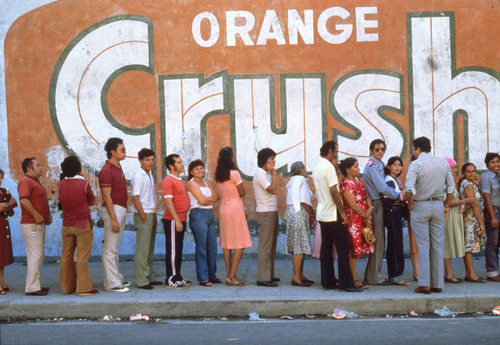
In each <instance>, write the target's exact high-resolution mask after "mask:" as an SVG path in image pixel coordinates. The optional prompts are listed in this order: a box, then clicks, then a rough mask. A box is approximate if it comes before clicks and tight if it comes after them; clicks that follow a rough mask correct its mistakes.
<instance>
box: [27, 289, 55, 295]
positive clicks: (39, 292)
mask: <svg viewBox="0 0 500 345" xmlns="http://www.w3.org/2000/svg"><path fill="white" fill-rule="evenodd" d="M48 293H49V292H48V291H43V290H38V291H32V292H25V293H24V294H25V295H26V296H46V295H47V294H48Z"/></svg>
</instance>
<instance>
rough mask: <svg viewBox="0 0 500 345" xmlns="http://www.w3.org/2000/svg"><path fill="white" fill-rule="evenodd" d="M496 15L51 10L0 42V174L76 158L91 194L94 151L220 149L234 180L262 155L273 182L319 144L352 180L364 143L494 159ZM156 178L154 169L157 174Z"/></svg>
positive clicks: (478, 5) (420, 9)
mask: <svg viewBox="0 0 500 345" xmlns="http://www.w3.org/2000/svg"><path fill="white" fill-rule="evenodd" d="M499 14H500V13H499V5H498V2H497V1H493V0H492V1H474V2H464V1H458V0H442V1H434V0H421V1H416V2H412V1H389V0H378V1H377V0H366V1H356V2H354V1H342V2H336V3H335V2H332V1H314V2H312V1H298V0H296V1H291V0H290V1H285V0H282V1H279V0H276V1H271V2H270V1H261V0H256V1H252V2H251V3H249V2H243V1H225V0H224V1H217V2H214V1H173V0H172V1H158V0H142V1H128V0H115V1H104V2H103V1H95V0H80V1H69V0H68V1H65V0H62V1H57V2H54V3H51V4H48V5H46V6H42V7H40V8H37V9H35V10H33V11H32V12H29V13H27V14H25V15H23V16H22V17H20V18H19V19H18V20H17V21H16V22H15V23H14V24H13V25H12V26H11V28H10V29H9V32H8V34H7V36H6V39H5V69H6V103H7V121H8V134H9V135H8V150H9V160H10V161H9V168H10V174H11V176H12V177H13V178H14V180H16V181H17V180H19V178H20V177H21V175H22V171H21V161H22V159H23V158H24V157H29V156H36V157H37V158H38V159H39V160H40V161H41V162H42V164H44V165H45V166H48V167H49V171H50V172H51V173H49V174H47V176H45V178H44V179H43V183H44V185H45V187H46V188H47V190H48V191H51V192H52V193H49V194H51V195H52V197H53V199H56V198H57V188H56V186H57V173H58V171H57V167H58V165H59V163H60V161H61V160H62V158H64V156H65V155H67V154H76V155H78V156H79V157H80V159H81V160H82V162H83V163H84V165H85V168H86V171H87V177H88V178H89V179H91V181H92V182H93V185H94V191H96V192H98V191H99V189H98V185H97V182H96V178H95V173H96V171H98V170H99V168H100V167H101V166H102V164H103V162H104V160H105V153H104V150H103V144H104V143H105V141H106V140H107V138H108V137H111V136H119V137H122V138H124V141H125V144H126V146H127V149H128V152H129V154H130V156H129V157H128V158H127V159H126V161H125V162H124V168H125V172H126V176H127V177H131V176H132V173H133V171H134V170H135V169H137V168H138V167H139V165H138V162H137V159H136V157H134V153H135V152H137V151H138V150H139V149H140V148H142V147H151V148H153V150H155V152H156V154H157V157H156V158H157V162H158V164H157V167H156V177H157V180H158V181H159V180H161V178H162V177H163V176H164V175H165V169H164V167H163V158H164V157H165V156H166V155H167V154H169V153H173V152H177V153H179V154H181V156H182V158H183V159H184V161H185V162H189V161H191V160H193V159H196V158H200V157H201V158H202V159H204V160H206V161H207V162H208V173H209V175H210V178H212V176H213V172H214V170H215V162H216V157H217V153H218V151H219V150H220V148H222V147H224V146H228V145H230V146H233V148H234V149H235V152H236V155H237V160H238V164H239V167H240V168H241V170H242V173H243V174H244V176H245V178H246V180H247V181H246V182H245V189H246V190H247V192H248V193H247V196H246V199H245V204H246V208H247V212H248V213H249V219H250V220H251V219H254V217H255V215H254V199H253V192H252V188H251V183H250V181H251V178H252V175H253V172H254V171H255V170H256V152H257V151H258V150H259V149H261V148H264V147H268V146H269V147H271V148H273V149H274V150H275V151H276V152H278V153H279V154H278V156H277V167H278V168H279V173H280V174H281V176H280V180H279V186H280V189H279V192H278V199H279V201H280V214H281V215H283V212H284V200H285V191H284V186H285V184H286V180H287V173H288V168H289V167H290V165H291V163H293V162H294V161H297V160H301V161H303V162H305V163H306V166H307V168H308V170H309V171H310V170H312V167H313V166H314V164H315V162H316V161H317V159H318V157H319V147H320V146H321V143H322V142H323V141H325V140H327V139H335V140H336V141H338V143H339V145H340V151H341V155H340V158H343V157H346V156H355V157H358V158H359V160H360V165H364V163H365V162H366V159H367V157H368V145H369V142H370V141H371V140H373V139H375V138H383V139H384V140H385V141H386V142H387V145H388V152H387V154H386V158H388V157H390V156H392V155H400V156H402V157H403V158H404V160H405V165H407V164H408V162H409V157H410V155H411V140H412V139H413V138H415V137H417V136H421V135H426V136H428V137H429V138H431V140H432V143H433V152H434V153H435V154H437V155H440V156H449V157H454V158H455V159H456V160H458V161H459V162H460V163H462V162H464V161H473V162H474V163H476V165H477V166H478V168H480V169H484V163H482V160H483V157H484V154H485V153H486V151H488V150H489V151H499V150H500V77H499V73H498V71H500V59H499V50H498V49H494V48H493V45H492V43H494V42H497V40H498V37H499V36H500V26H499V25H498V18H499ZM160 163H161V164H160Z"/></svg>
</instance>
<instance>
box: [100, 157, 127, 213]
mask: <svg viewBox="0 0 500 345" xmlns="http://www.w3.org/2000/svg"><path fill="white" fill-rule="evenodd" d="M99 185H100V186H101V189H102V188H103V187H111V201H112V202H113V205H119V206H122V207H125V208H126V207H127V197H128V195H127V180H126V179H125V174H124V173H123V170H122V168H121V166H120V167H118V166H116V165H114V164H113V163H111V162H110V161H106V163H104V166H103V167H102V168H101V171H99Z"/></svg>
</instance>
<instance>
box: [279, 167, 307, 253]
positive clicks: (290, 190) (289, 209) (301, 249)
mask: <svg viewBox="0 0 500 345" xmlns="http://www.w3.org/2000/svg"><path fill="white" fill-rule="evenodd" d="M286 189H287V197H286V198H287V199H286V201H287V205H286V214H285V219H286V244H287V251H288V253H289V254H308V255H310V254H311V235H310V233H309V232H310V230H311V225H310V223H309V213H307V211H306V209H305V208H304V206H302V205H301V204H300V203H302V202H303V203H306V204H308V205H311V197H312V192H311V190H310V189H309V186H308V185H307V180H306V178H305V177H303V176H293V177H292V178H291V179H290V181H289V182H288V184H287V185H286ZM294 191H295V193H294ZM295 199H296V200H295ZM294 203H295V204H296V205H294ZM295 207H298V210H296V209H295Z"/></svg>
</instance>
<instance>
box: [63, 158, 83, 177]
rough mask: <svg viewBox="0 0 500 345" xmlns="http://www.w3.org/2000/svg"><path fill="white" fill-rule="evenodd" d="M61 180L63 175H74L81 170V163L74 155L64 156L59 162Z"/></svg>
mask: <svg viewBox="0 0 500 345" xmlns="http://www.w3.org/2000/svg"><path fill="white" fill-rule="evenodd" d="M61 170H62V173H61V176H60V177H61V180H62V179H64V178H65V177H74V176H75V175H77V174H79V173H80V171H81V170H82V164H81V163H80V160H79V159H78V157H76V156H69V157H66V158H64V160H63V161H62V163H61Z"/></svg>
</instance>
